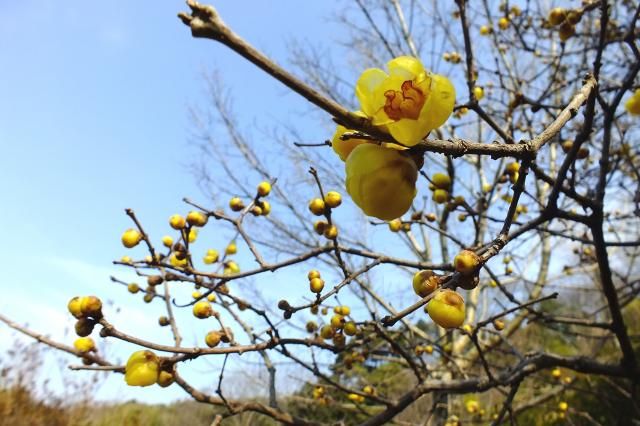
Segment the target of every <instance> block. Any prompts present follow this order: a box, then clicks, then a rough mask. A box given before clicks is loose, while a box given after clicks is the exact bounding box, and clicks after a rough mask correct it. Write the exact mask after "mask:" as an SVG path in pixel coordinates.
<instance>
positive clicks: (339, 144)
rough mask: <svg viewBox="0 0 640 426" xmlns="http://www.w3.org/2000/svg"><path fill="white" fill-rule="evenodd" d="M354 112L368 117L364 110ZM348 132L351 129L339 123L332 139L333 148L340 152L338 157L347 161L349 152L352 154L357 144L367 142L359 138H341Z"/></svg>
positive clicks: (337, 152)
mask: <svg viewBox="0 0 640 426" xmlns="http://www.w3.org/2000/svg"><path fill="white" fill-rule="evenodd" d="M354 114H355V115H357V116H361V117H366V116H365V115H364V114H363V113H362V111H356V112H355V113H354ZM347 132H351V130H349V129H347V128H346V127H344V126H342V125H340V124H338V127H337V128H336V132H335V133H334V134H333V138H332V139H331V148H333V150H334V151H335V153H336V154H338V157H340V159H341V160H342V161H347V157H348V156H349V154H351V151H353V149H354V148H355V147H356V146H358V145H360V144H362V143H366V142H367V141H366V140H364V139H357V138H349V139H346V140H342V139H340V138H341V137H342V135H344V134H345V133H347Z"/></svg>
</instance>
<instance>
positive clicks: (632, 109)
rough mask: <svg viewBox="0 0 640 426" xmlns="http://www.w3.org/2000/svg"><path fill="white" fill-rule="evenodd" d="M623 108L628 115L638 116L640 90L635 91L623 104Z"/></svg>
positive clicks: (639, 110)
mask: <svg viewBox="0 0 640 426" xmlns="http://www.w3.org/2000/svg"><path fill="white" fill-rule="evenodd" d="M624 107H625V109H626V110H627V112H628V113H629V114H633V115H640V89H638V90H636V91H635V93H634V94H633V95H632V96H631V97H630V98H629V99H628V100H627V102H626V103H625V104H624Z"/></svg>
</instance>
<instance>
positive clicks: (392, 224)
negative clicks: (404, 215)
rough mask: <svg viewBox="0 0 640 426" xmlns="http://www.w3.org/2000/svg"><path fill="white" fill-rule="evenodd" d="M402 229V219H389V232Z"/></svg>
mask: <svg viewBox="0 0 640 426" xmlns="http://www.w3.org/2000/svg"><path fill="white" fill-rule="evenodd" d="M401 229H402V221H401V220H400V219H393V220H391V221H389V230H390V231H391V232H399V231H400V230H401Z"/></svg>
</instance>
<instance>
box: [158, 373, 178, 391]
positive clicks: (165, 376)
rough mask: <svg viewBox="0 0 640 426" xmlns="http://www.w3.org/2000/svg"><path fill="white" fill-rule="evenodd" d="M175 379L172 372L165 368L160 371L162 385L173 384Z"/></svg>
mask: <svg viewBox="0 0 640 426" xmlns="http://www.w3.org/2000/svg"><path fill="white" fill-rule="evenodd" d="M175 379H176V378H175V376H174V375H173V374H172V373H170V372H168V371H164V370H163V371H161V372H160V374H158V385H159V386H160V387H163V388H166V387H168V386H171V385H172V384H173V382H174V381H175Z"/></svg>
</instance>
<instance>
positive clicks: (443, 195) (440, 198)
mask: <svg viewBox="0 0 640 426" xmlns="http://www.w3.org/2000/svg"><path fill="white" fill-rule="evenodd" d="M431 198H432V199H433V201H435V203H436V204H444V203H446V202H447V201H448V200H449V193H448V192H447V191H446V190H444V189H436V190H435V191H433V196H432V197H431Z"/></svg>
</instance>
